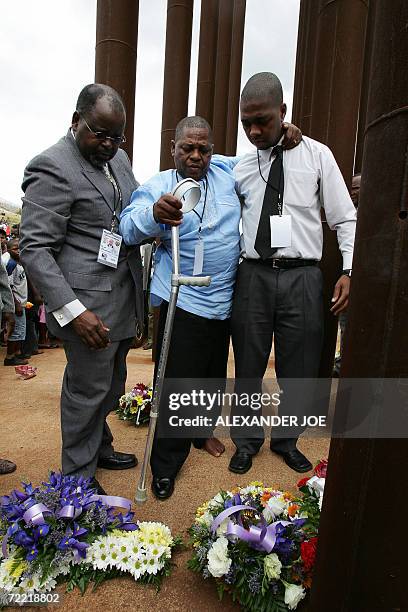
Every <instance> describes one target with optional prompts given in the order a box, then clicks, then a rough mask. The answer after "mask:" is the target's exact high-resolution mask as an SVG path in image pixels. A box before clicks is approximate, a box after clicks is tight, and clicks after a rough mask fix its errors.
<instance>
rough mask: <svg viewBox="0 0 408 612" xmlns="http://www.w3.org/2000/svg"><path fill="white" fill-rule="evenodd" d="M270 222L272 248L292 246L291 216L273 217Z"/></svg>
mask: <svg viewBox="0 0 408 612" xmlns="http://www.w3.org/2000/svg"><path fill="white" fill-rule="evenodd" d="M270 220H271V247H272V248H275V249H276V248H283V247H290V246H292V217H291V215H272V216H271V217H270Z"/></svg>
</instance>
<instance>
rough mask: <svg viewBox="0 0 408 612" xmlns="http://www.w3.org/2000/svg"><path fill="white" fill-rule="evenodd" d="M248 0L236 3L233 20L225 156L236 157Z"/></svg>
mask: <svg viewBox="0 0 408 612" xmlns="http://www.w3.org/2000/svg"><path fill="white" fill-rule="evenodd" d="M245 11H246V0H235V1H234V14H233V20H232V40H231V65H230V74H229V87H228V110H227V116H226V124H227V126H226V136H225V154H226V155H236V153H237V133H238V116H239V96H240V93H241V73H242V51H243V46H244V30H245Z"/></svg>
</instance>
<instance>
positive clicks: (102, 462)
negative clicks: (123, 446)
mask: <svg viewBox="0 0 408 612" xmlns="http://www.w3.org/2000/svg"><path fill="white" fill-rule="evenodd" d="M135 465H137V459H136V457H135V455H132V454H130V453H119V451H114V452H113V454H112V455H110V456H109V457H99V459H98V467H100V468H105V470H127V469H128V468H132V467H135Z"/></svg>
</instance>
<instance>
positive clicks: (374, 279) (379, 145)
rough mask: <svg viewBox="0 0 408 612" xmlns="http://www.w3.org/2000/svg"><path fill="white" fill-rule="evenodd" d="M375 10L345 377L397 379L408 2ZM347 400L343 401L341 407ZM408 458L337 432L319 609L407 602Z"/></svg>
mask: <svg viewBox="0 0 408 612" xmlns="http://www.w3.org/2000/svg"><path fill="white" fill-rule="evenodd" d="M375 10H376V15H375V27H374V36H373V55H372V62H371V69H370V77H369V81H370V90H369V97H368V108H367V128H366V136H365V143H364V154H363V166H362V182H361V191H360V204H359V216H358V223H357V239H356V249H355V256H354V264H353V279H352V294H351V300H350V308H349V318H348V325H347V330H346V338H345V346H344V356H343V363H342V375H343V376H344V377H353V378H354V377H356V378H357V377H360V378H366V377H371V378H395V379H396V381H395V384H398V383H403V382H404V381H406V379H407V377H408V352H407V346H408V326H407V323H406V317H407V312H408V219H407V208H408V106H407V80H406V60H407V57H408V37H407V30H406V26H407V23H408V4H407V3H406V2H398V1H395V2H390V1H389V0H376V2H375ZM340 383H341V381H340ZM344 408H345V406H343V405H342V404H341V403H340V402H339V400H338V405H337V407H336V409H337V411H338V413H340V412H341V411H342V410H343V409H344ZM389 409H390V411H391V415H392V411H393V410H395V409H394V406H390V407H389ZM406 465H408V443H407V440H406V439H404V440H399V439H371V440H368V439H367V440H333V442H332V445H331V450H330V458H329V471H328V478H327V483H326V492H325V499H324V504H323V513H322V518H321V526H320V537H319V547H318V555H317V563H316V568H315V573H314V582H313V587H312V593H311V602H310V606H309V609H310V610H313V612H327V610H329V609H330V612H345V611H347V612H348V611H349V610H358V612H372V611H374V610H379V611H380V610H381V611H382V610H384V612H385V611H387V612H388V610H401V611H402V610H407V609H408V590H407V588H406V571H405V570H406V563H407V561H406V548H407V544H408V542H407V536H406V530H405V529H402V531H399V530H398V526H397V525H398V523H397V525H396V526H395V528H391V529H389V526H388V527H387V517H390V516H395V503H396V500H397V504H398V506H399V507H402V508H404V507H406V505H407V503H408V493H407V488H406V487H405V486H404V484H403V481H402V480H401V473H402V472H401V470H403V469H404V468H405V466H406ZM379 499H381V502H380V505H381V508H380V510H378V504H379ZM334 568H335V569H334Z"/></svg>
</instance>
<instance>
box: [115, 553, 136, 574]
mask: <svg viewBox="0 0 408 612" xmlns="http://www.w3.org/2000/svg"><path fill="white" fill-rule="evenodd" d="M116 567H117V568H118V569H120V570H121V571H122V572H131V571H132V568H133V560H132V557H131V556H130V555H123V556H122V557H120V559H119V561H118V562H117V563H116Z"/></svg>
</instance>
